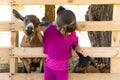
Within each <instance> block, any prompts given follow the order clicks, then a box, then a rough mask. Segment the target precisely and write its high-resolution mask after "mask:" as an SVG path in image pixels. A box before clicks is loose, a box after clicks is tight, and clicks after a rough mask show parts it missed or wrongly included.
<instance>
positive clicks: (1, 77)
mask: <svg viewBox="0 0 120 80" xmlns="http://www.w3.org/2000/svg"><path fill="white" fill-rule="evenodd" d="M0 80H11V77H10V73H0Z"/></svg>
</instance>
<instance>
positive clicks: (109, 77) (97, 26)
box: [0, 0, 120, 80]
mask: <svg viewBox="0 0 120 80" xmlns="http://www.w3.org/2000/svg"><path fill="white" fill-rule="evenodd" d="M19 4H26V5H29V4H32V5H40V4H49V5H53V4H54V5H56V4H61V5H62V4H69V5H71V4H80V5H89V4H114V11H113V21H89V22H87V21H86V22H78V26H79V27H78V29H77V30H81V31H113V32H115V31H117V32H118V31H120V27H119V26H120V22H119V20H120V5H119V4H120V0H33V1H32V0H0V5H11V8H12V9H13V8H14V9H16V10H17V9H18V5H19ZM11 18H12V19H11V21H9V22H7V21H6V22H3V21H2V22H0V31H10V32H11V44H12V46H11V47H10V48H4V47H3V48H0V54H1V55H0V57H9V59H10V72H9V73H0V80H44V78H43V75H44V74H43V73H27V74H25V73H17V68H18V65H17V58H18V57H38V56H39V57H46V55H44V54H43V52H42V48H30V47H27V48H23V47H18V31H21V30H22V26H24V25H23V23H22V22H17V20H16V19H15V18H14V17H13V15H12V14H11ZM16 26H17V27H16ZM116 43H117V42H116ZM117 44H119V43H117ZM84 49H85V50H86V51H87V53H88V55H90V56H91V57H110V59H111V64H110V65H111V68H110V73H85V74H81V73H70V76H69V80H119V79H120V47H119V46H112V47H89V48H87V47H84ZM32 53H34V54H32ZM73 56H76V55H73Z"/></svg>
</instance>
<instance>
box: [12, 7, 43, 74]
mask: <svg viewBox="0 0 120 80" xmlns="http://www.w3.org/2000/svg"><path fill="white" fill-rule="evenodd" d="M12 12H13V15H14V16H15V17H16V18H17V19H20V20H21V21H23V22H24V25H25V27H24V28H23V31H24V33H25V35H24V36H23V38H22V42H21V44H20V46H21V47H42V46H43V45H42V43H41V42H40V40H39V38H38V36H37V29H38V26H39V25H40V24H41V23H40V20H39V19H38V18H37V17H36V16H35V15H26V16H25V17H23V16H22V15H21V14H20V13H19V12H18V11H16V10H15V9H13V11H12ZM33 54H34V53H33ZM21 60H22V62H23V65H24V72H27V73H30V72H31V71H36V69H37V67H40V71H41V70H42V67H43V59H41V58H21Z"/></svg>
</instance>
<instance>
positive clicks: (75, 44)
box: [72, 33, 79, 49]
mask: <svg viewBox="0 0 120 80" xmlns="http://www.w3.org/2000/svg"><path fill="white" fill-rule="evenodd" d="M78 45H79V44H78V37H77V36H76V33H74V34H73V44H72V48H73V49H75V48H76V47H77V46H78Z"/></svg>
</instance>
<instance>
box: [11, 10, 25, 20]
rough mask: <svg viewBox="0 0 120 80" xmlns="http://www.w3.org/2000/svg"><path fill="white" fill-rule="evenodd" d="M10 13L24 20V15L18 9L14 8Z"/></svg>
mask: <svg viewBox="0 0 120 80" xmlns="http://www.w3.org/2000/svg"><path fill="white" fill-rule="evenodd" d="M12 13H13V15H14V16H15V17H16V18H17V19H20V20H22V21H23V20H24V17H23V16H22V15H21V14H20V13H19V12H18V11H16V10H15V9H13V11H12Z"/></svg>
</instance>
